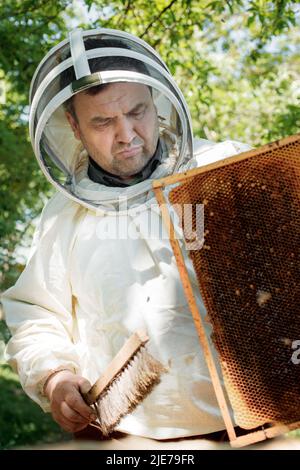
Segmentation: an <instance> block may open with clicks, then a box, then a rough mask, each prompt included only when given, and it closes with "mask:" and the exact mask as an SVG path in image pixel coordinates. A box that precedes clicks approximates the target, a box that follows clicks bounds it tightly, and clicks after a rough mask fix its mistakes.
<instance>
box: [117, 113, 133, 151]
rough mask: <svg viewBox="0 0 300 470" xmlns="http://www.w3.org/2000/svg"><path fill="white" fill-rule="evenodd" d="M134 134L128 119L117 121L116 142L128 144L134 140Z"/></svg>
mask: <svg viewBox="0 0 300 470" xmlns="http://www.w3.org/2000/svg"><path fill="white" fill-rule="evenodd" d="M135 136H136V133H135V131H134V128H133V124H132V122H131V121H130V119H129V118H127V117H123V118H121V119H120V120H119V122H118V124H117V129H116V138H117V140H118V142H122V143H124V144H130V142H131V141H132V140H133V139H134V137H135Z"/></svg>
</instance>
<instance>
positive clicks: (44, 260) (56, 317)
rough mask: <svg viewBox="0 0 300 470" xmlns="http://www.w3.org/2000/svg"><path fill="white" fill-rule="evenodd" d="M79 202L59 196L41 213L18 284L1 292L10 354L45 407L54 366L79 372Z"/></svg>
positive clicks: (28, 387) (27, 386) (23, 381)
mask: <svg viewBox="0 0 300 470" xmlns="http://www.w3.org/2000/svg"><path fill="white" fill-rule="evenodd" d="M78 211H80V209H78V205H77V204H75V203H72V202H70V201H67V200H66V199H65V198H62V196H61V195H56V196H54V198H52V200H50V201H49V203H48V204H47V206H46V207H45V208H44V211H43V213H42V217H41V221H40V224H39V226H38V228H37V230H36V234H35V238H34V246H33V247H32V250H31V255H30V258H29V261H28V263H27V266H26V268H25V269H24V271H23V273H22V274H21V276H20V277H19V279H18V281H17V283H16V284H15V285H14V286H13V287H11V288H10V289H8V290H7V291H6V292H4V294H3V296H2V303H3V309H4V314H5V320H6V322H7V325H8V327H9V329H10V331H11V334H12V338H11V339H10V341H9V343H8V345H7V349H6V357H7V360H8V362H9V363H10V365H11V366H12V367H13V369H14V370H15V371H16V372H17V373H18V375H19V378H20V382H21V384H22V387H23V389H24V390H25V392H26V393H27V395H28V396H29V397H30V398H32V399H33V400H34V401H35V402H37V403H38V404H39V405H40V406H41V407H42V408H43V409H44V411H49V403H48V400H47V398H46V397H45V396H43V393H42V389H43V385H44V383H45V381H46V379H47V377H48V376H49V375H50V374H51V373H53V371H55V370H59V369H70V370H72V371H74V372H75V373H77V372H79V373H80V358H79V357H78V353H77V351H76V346H75V344H74V341H73V329H74V321H76V319H75V318H73V312H72V290H71V286H70V282H69V272H68V259H69V256H70V253H71V250H72V243H73V239H74V233H75V232H76V226H77V225H78V223H79V222H78Z"/></svg>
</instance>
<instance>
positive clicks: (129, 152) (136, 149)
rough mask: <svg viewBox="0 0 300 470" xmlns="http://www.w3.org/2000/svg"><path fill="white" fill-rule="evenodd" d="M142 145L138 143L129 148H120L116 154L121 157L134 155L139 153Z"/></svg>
mask: <svg viewBox="0 0 300 470" xmlns="http://www.w3.org/2000/svg"><path fill="white" fill-rule="evenodd" d="M141 149H142V146H141V145H138V146H136V147H131V148H129V149H125V150H122V151H121V152H118V153H117V155H118V156H119V157H122V158H130V157H136V156H137V155H139V154H140V153H141Z"/></svg>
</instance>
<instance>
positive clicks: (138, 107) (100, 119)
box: [90, 102, 147, 124]
mask: <svg viewBox="0 0 300 470" xmlns="http://www.w3.org/2000/svg"><path fill="white" fill-rule="evenodd" d="M145 106H147V103H146V102H142V103H138V104H136V105H135V106H134V107H133V108H132V109H131V110H130V111H128V113H126V114H125V116H127V115H128V114H133V113H137V112H139V111H141V110H142V109H143V108H144V107H145ZM110 119H114V118H113V117H109V116H108V117H104V116H94V117H93V118H92V119H91V120H90V123H91V124H101V123H103V122H106V121H109V120H110Z"/></svg>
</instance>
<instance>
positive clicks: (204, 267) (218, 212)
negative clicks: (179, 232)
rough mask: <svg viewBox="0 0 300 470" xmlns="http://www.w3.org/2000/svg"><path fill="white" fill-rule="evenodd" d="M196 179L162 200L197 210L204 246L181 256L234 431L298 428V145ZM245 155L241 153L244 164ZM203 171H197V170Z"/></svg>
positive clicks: (263, 153)
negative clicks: (193, 281)
mask: <svg viewBox="0 0 300 470" xmlns="http://www.w3.org/2000/svg"><path fill="white" fill-rule="evenodd" d="M263 149H264V150H263V151H261V152H260V153H259V152H258V154H257V153H256V154H255V152H254V154H253V153H252V156H249V158H245V159H241V160H237V161H234V162H233V163H230V164H226V166H221V167H218V168H215V169H211V170H208V171H205V172H204V173H203V172H201V171H199V174H196V175H195V176H192V177H189V178H187V179H186V180H184V181H183V182H182V183H180V185H179V186H177V187H176V188H175V189H172V190H171V191H170V193H169V201H170V203H171V204H172V205H174V209H175V210H177V212H179V211H178V206H177V205H179V207H181V210H184V209H183V207H184V204H192V208H193V210H192V214H193V215H192V224H191V225H192V227H187V228H186V230H185V227H184V220H183V221H182V225H183V227H182V228H183V230H185V232H186V233H185V238H186V240H190V239H191V233H190V230H191V229H192V230H193V231H195V230H196V226H195V224H196V205H197V204H203V205H204V229H205V230H204V244H203V246H202V248H201V249H197V250H191V251H189V256H190V257H191V259H192V262H193V266H194V269H195V272H196V276H197V280H198V284H199V289H200V292H201V295H202V298H203V300H204V304H205V306H206V309H207V314H208V321H209V322H210V323H211V326H212V341H213V343H214V345H215V348H216V350H217V353H218V357H219V361H220V365H221V370H222V374H223V379H224V384H225V388H226V390H227V393H228V397H229V401H230V403H231V406H232V408H233V411H234V415H235V421H236V423H237V424H238V425H239V426H240V427H242V428H244V429H251V428H254V427H257V426H260V425H264V424H266V423H271V424H274V423H284V424H289V423H292V422H296V421H299V420H300V406H299V403H300V364H295V361H293V360H292V355H293V352H294V350H293V348H292V344H293V341H294V340H299V339H300V271H299V246H300V138H299V139H298V141H294V142H290V143H288V144H286V145H282V146H273V147H272V146H270V148H265V147H264V148H263ZM250 153H251V152H249V155H250ZM202 171H203V170H202Z"/></svg>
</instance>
